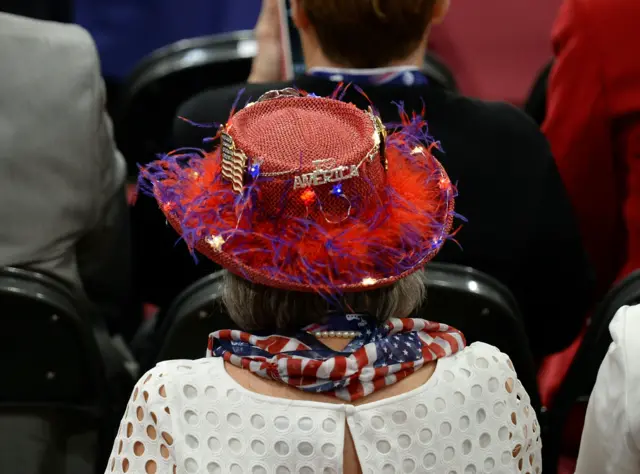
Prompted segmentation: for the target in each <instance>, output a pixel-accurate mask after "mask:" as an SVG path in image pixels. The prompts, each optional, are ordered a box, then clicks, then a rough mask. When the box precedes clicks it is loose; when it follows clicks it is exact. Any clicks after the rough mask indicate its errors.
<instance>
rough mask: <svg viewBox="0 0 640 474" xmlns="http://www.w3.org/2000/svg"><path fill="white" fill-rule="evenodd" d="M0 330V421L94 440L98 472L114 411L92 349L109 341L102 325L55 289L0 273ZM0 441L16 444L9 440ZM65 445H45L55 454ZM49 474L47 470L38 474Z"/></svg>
mask: <svg viewBox="0 0 640 474" xmlns="http://www.w3.org/2000/svg"><path fill="white" fill-rule="evenodd" d="M0 322H1V324H2V331H0V347H1V348H2V354H3V359H4V361H5V364H4V369H3V374H2V388H1V389H0V418H2V417H5V419H8V417H14V416H16V415H17V414H21V415H28V416H30V417H36V418H39V419H41V420H43V422H45V423H48V424H49V426H53V429H54V431H55V432H56V433H59V434H60V436H61V437H64V435H65V434H72V433H73V434H77V433H93V434H95V436H96V441H97V442H96V453H95V457H94V460H95V471H96V472H102V471H103V470H104V467H105V466H106V457H107V455H108V453H107V452H106V450H107V449H108V447H110V444H111V442H112V440H113V435H114V422H115V418H117V417H119V416H120V414H121V413H119V412H118V413H114V410H118V407H115V406H114V405H115V403H116V400H114V398H113V397H112V396H111V393H112V390H111V387H109V384H108V383H107V380H108V379H107V374H106V373H107V368H106V366H105V362H104V359H103V357H102V354H101V350H100V349H99V345H100V342H99V341H103V342H104V341H107V340H109V335H108V333H107V332H106V329H105V327H104V325H101V324H98V323H97V322H96V321H92V320H91V315H90V312H87V311H83V309H82V307H81V303H79V300H78V299H76V297H75V295H74V294H73V292H72V290H71V289H70V288H69V287H67V286H66V285H65V284H64V283H63V282H61V281H59V280H58V279H56V278H54V277H52V276H49V275H46V274H43V273H38V272H34V271H28V270H24V269H19V268H1V269H0ZM126 390H127V391H128V390H129V388H127V389H126ZM3 426H5V425H3ZM2 437H3V439H12V440H14V439H16V438H15V435H13V434H12V433H9V434H8V435H3V436H2ZM65 442H66V440H65V439H55V440H53V444H54V445H55V446H56V447H58V448H60V447H65V446H66V445H65ZM5 449H6V450H8V451H6V452H5V453H6V454H7V455H8V454H9V453H10V451H11V450H12V448H11V446H10V445H9V446H3V450H5ZM50 454H51V453H50ZM57 454H60V453H57ZM47 462H49V463H50V465H51V466H52V465H53V459H43V460H42V463H43V464H44V465H46V463H47ZM9 467H12V468H13V469H9ZM0 471H2V472H25V471H24V470H23V469H21V468H20V467H17V466H0ZM54 471H55V469H54V468H53V467H51V469H49V470H47V469H44V470H43V471H42V472H54ZM55 472H58V471H55Z"/></svg>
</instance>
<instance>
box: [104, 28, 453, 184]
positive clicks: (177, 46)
mask: <svg viewBox="0 0 640 474" xmlns="http://www.w3.org/2000/svg"><path fill="white" fill-rule="evenodd" d="M257 50H258V46H257V43H256V40H255V39H254V36H253V31H251V30H246V31H236V32H233V33H226V34H222V35H212V36H202V37H198V38H190V39H185V40H181V41H178V42H177V43H173V44H170V45H168V46H165V47H163V48H161V49H159V50H157V51H155V52H153V53H151V54H150V55H149V56H147V57H146V58H145V59H143V60H142V61H141V62H140V63H139V65H138V66H137V67H136V68H135V69H134V71H133V73H132V74H131V75H130V77H129V78H128V80H127V81H126V84H125V86H124V88H123V90H122V99H121V101H120V104H119V105H118V107H117V108H116V127H115V128H116V139H117V141H118V146H119V147H120V150H121V151H122V152H123V154H124V156H125V157H126V158H127V162H128V164H129V173H130V175H131V176H135V175H136V174H137V168H136V163H147V162H149V161H153V160H154V159H155V157H156V154H158V153H163V152H166V151H167V150H168V149H169V148H170V147H171V144H170V143H169V141H168V138H169V137H170V136H171V128H172V125H173V121H174V119H175V115H176V111H177V110H178V108H179V106H180V105H181V104H182V103H183V102H185V101H186V100H188V99H189V98H191V97H193V96H195V95H197V94H198V93H200V92H202V91H204V90H206V89H211V88H218V87H225V86H230V85H233V84H238V83H242V82H245V81H246V80H247V78H248V77H249V73H250V71H251V63H252V61H253V58H254V57H255V55H256V53H257ZM424 73H425V74H426V75H427V77H429V79H431V80H432V81H434V82H435V83H437V84H439V85H441V86H442V87H446V88H448V89H452V90H455V89H456V82H455V79H454V76H453V73H452V72H451V70H450V69H449V68H448V67H447V66H446V65H445V64H444V63H443V62H442V61H441V60H440V59H438V58H437V57H436V56H434V55H433V54H429V55H427V57H426V58H425V63H424Z"/></svg>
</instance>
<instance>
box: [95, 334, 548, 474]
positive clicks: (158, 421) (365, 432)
mask: <svg viewBox="0 0 640 474" xmlns="http://www.w3.org/2000/svg"><path fill="white" fill-rule="evenodd" d="M163 393H164V394H165V395H166V396H163V395H162V394H163ZM345 429H348V430H349V431H350V433H351V436H352V438H353V441H354V444H355V447H356V452H357V455H358V459H359V462H360V465H361V469H362V472H363V473H365V474H370V473H376V474H377V473H385V474H387V473H398V474H401V473H437V474H452V473H456V474H479V473H485V472H486V473H489V472H491V473H520V472H522V473H526V472H529V473H531V474H534V473H540V472H541V462H542V459H541V455H540V449H541V442H540V428H539V425H538V422H537V419H536V414H535V412H534V410H533V409H532V408H531V405H530V400H529V396H528V395H527V393H526V392H525V390H524V388H523V386H522V384H521V383H520V382H519V381H518V380H517V377H516V374H515V372H514V371H513V368H512V365H511V361H509V359H508V357H507V356H506V355H505V354H503V353H501V352H500V351H498V350H497V349H496V348H494V347H492V346H489V345H486V344H482V343H475V344H472V345H471V346H469V347H468V348H466V349H465V350H463V351H461V352H459V353H457V354H455V355H453V356H451V357H447V358H444V359H440V360H439V361H438V363H437V365H436V368H435V371H434V373H433V375H432V377H431V378H430V379H429V380H428V381H427V382H426V383H425V384H424V385H423V386H421V387H418V388H416V389H414V390H411V391H409V392H407V393H404V394H401V395H397V396H394V397H390V398H387V399H384V400H379V401H375V402H371V403H368V404H363V405H359V406H353V405H349V404H330V403H320V402H315V401H313V402H312V401H298V400H288V399H281V398H274V397H270V396H266V395H261V394H257V393H254V392H250V391H248V390H247V389H245V388H243V387H242V386H240V385H239V384H238V383H237V382H236V381H235V380H234V379H232V378H231V377H230V376H229V375H228V374H227V372H226V370H225V367H224V363H223V361H222V359H219V358H211V359H201V360H196V361H169V362H163V363H161V364H159V365H158V366H157V367H155V368H154V369H153V370H151V371H150V372H148V373H147V374H145V375H144V376H143V377H142V378H141V379H140V382H139V383H138V385H137V386H136V388H135V390H134V393H133V395H132V397H131V400H130V402H129V406H128V408H127V412H126V413H125V415H124V418H123V419H122V423H121V425H120V430H119V432H118V436H117V438H116V441H115V443H114V447H113V452H112V454H111V458H110V460H109V463H108V465H107V470H106V472H107V473H110V472H115V473H123V472H127V473H128V474H146V473H152V472H156V473H157V474H181V473H189V474H193V473H203V474H208V473H231V474H241V473H243V474H292V473H299V474H332V473H333V474H335V473H342V472H343V469H342V467H343V448H344V446H343V445H344V439H345V432H344V430H345ZM136 445H137V446H138V451H140V450H141V448H144V453H142V454H141V455H140V456H136V454H135V447H136Z"/></svg>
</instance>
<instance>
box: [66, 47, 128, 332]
mask: <svg viewBox="0 0 640 474" xmlns="http://www.w3.org/2000/svg"><path fill="white" fill-rule="evenodd" d="M91 51H95V50H94V47H93V45H91ZM92 56H93V57H94V60H95V65H94V67H93V70H92V78H91V79H92V83H91V87H92V88H93V90H94V97H93V102H92V108H91V109H90V110H89V114H90V115H89V116H88V117H87V120H88V121H90V122H91V123H92V127H91V130H92V131H93V133H92V134H91V136H90V137H88V140H87V147H88V148H89V152H90V153H91V155H90V156H87V157H78V159H87V160H89V162H88V165H87V166H90V167H91V180H92V181H91V182H92V195H91V197H90V209H91V212H90V213H89V216H88V222H87V230H86V232H85V234H84V235H83V236H82V238H81V239H80V240H79V241H78V244H77V245H76V258H77V263H78V272H79V274H80V279H81V281H82V285H83V288H84V290H85V293H86V295H87V296H88V297H89V299H90V300H91V302H92V303H94V304H95V305H96V306H97V307H98V310H99V313H100V314H101V315H102V316H103V317H104V319H105V320H106V322H107V325H108V326H109V328H110V330H111V331H112V332H121V333H123V334H124V335H125V336H131V335H132V333H133V331H134V330H135V327H134V326H135V325H136V323H137V322H136V321H133V320H132V318H131V314H128V313H129V311H130V309H131V304H132V300H131V298H132V296H131V293H132V289H131V286H132V279H131V249H130V229H129V212H128V206H127V201H126V193H125V163H124V159H123V157H122V156H121V154H120V152H119V151H118V150H117V149H116V145H115V142H114V139H113V132H112V124H111V120H110V118H109V116H108V115H107V112H106V105H105V101H106V96H105V87H104V82H103V80H102V77H101V75H100V66H99V62H98V57H97V53H94V54H92Z"/></svg>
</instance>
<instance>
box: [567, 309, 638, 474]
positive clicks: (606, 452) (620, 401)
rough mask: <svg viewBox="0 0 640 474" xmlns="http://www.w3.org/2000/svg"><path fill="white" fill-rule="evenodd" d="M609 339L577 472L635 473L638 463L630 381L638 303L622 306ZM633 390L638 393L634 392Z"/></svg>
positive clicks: (592, 394) (591, 399)
mask: <svg viewBox="0 0 640 474" xmlns="http://www.w3.org/2000/svg"><path fill="white" fill-rule="evenodd" d="M609 330H610V331H611V336H612V337H613V342H612V343H611V346H610V347H609V351H608V353H607V355H606V356H605V358H604V361H603V362H602V365H601V366H600V371H599V372H598V378H597V380H596V384H595V386H594V388H593V392H592V393H591V398H590V399H589V406H588V408H587V415H586V418H585V423H584V429H583V431H582V441H581V443H580V453H579V454H578V464H577V467H576V474H636V473H637V472H638V468H639V467H640V449H639V448H640V446H639V445H638V442H639V441H640V423H639V420H638V419H637V416H632V415H631V412H632V411H634V412H635V413H636V414H637V413H638V412H639V410H638V408H637V405H638V403H640V400H639V399H637V394H638V388H637V386H633V385H634V384H633V383H630V382H633V381H634V377H630V376H629V375H630V371H636V372H637V369H634V367H637V363H638V360H637V359H636V360H630V357H629V355H630V353H631V354H632V353H633V352H636V353H638V351H637V350H634V348H633V347H629V346H628V344H632V345H634V346H635V345H637V344H638V341H640V307H638V306H635V307H623V308H621V309H620V310H619V311H618V313H617V314H616V316H615V318H614V319H613V321H612V322H611V325H610V326H609ZM634 394H636V397H633V395H634Z"/></svg>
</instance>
